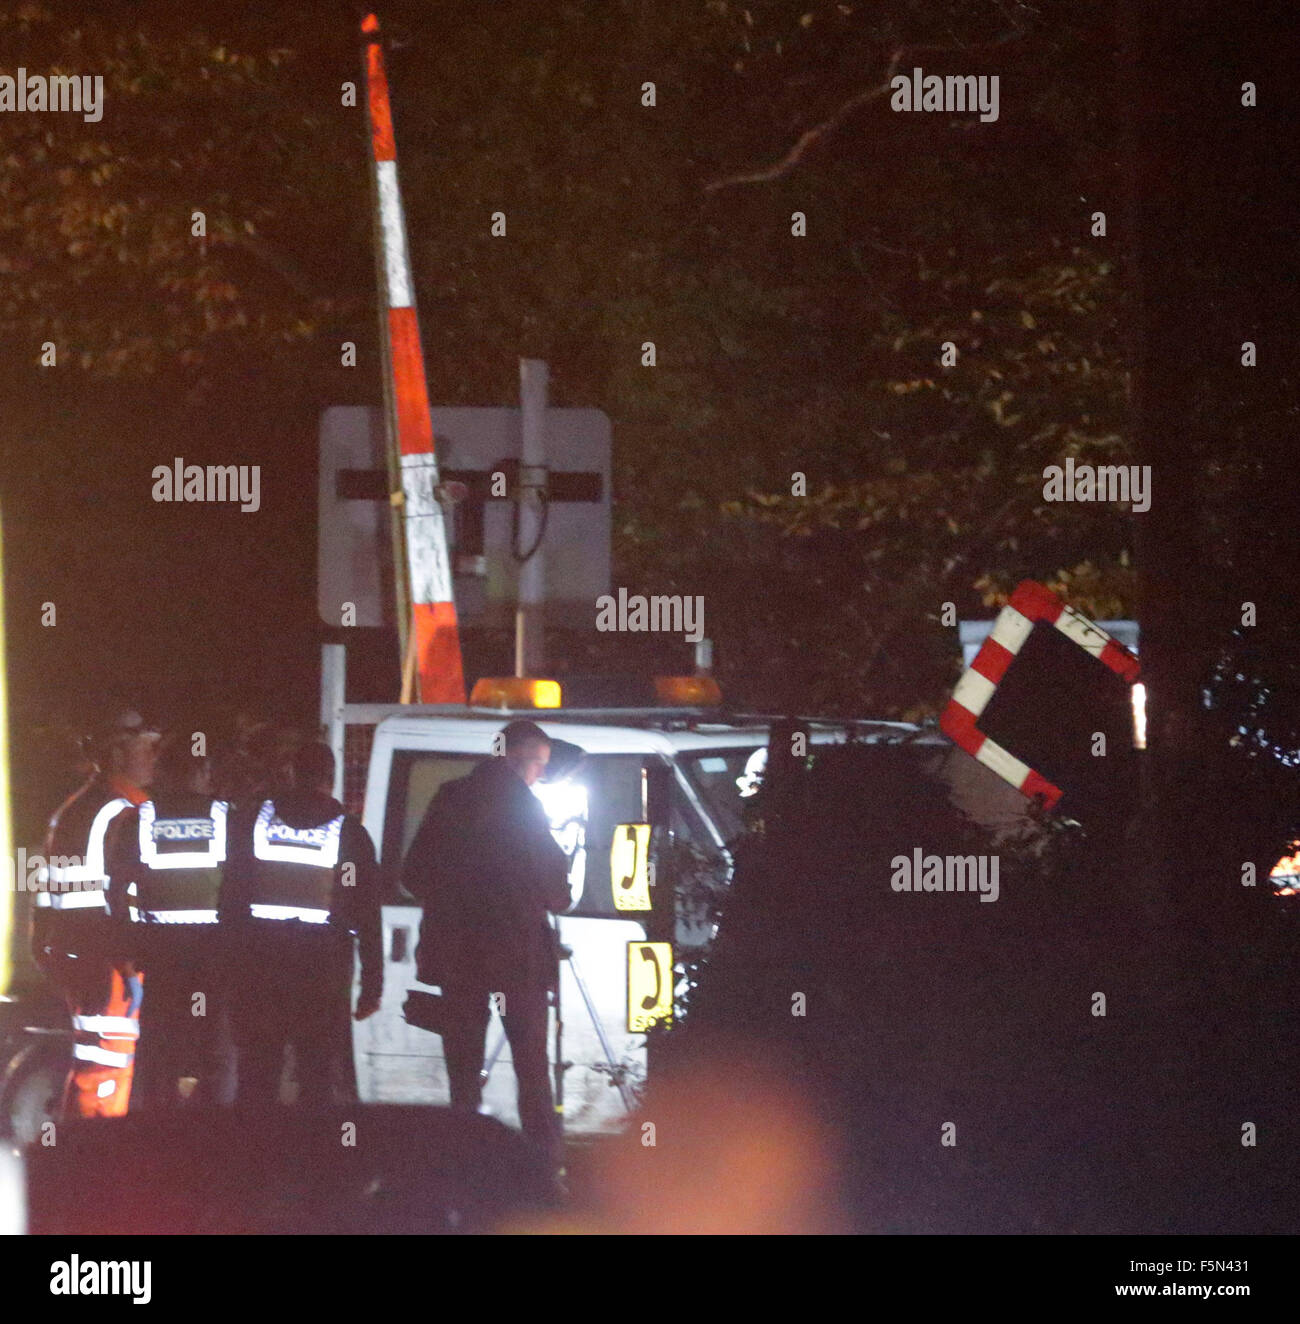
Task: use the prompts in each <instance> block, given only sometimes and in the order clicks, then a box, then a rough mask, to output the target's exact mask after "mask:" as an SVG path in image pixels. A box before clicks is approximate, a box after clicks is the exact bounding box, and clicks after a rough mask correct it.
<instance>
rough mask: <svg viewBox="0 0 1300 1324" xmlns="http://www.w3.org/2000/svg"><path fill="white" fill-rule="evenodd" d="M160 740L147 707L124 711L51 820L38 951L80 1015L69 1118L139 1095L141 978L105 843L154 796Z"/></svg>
mask: <svg viewBox="0 0 1300 1324" xmlns="http://www.w3.org/2000/svg"><path fill="white" fill-rule="evenodd" d="M158 739H159V735H158V732H156V731H152V730H150V729H149V728H148V726H146V724H145V723H144V721H143V720H142V719H141V717H140V714H139V713H137V712H133V711H128V712H123V713H121V714H119V716H118V717H117V718H116V719H115V720H114V721H113V722H111V723H110V724H109V726H108V727H107V728H105V729H104V730H103V731H102V732H101V733H100V734H99V736H98V738H97V740H96V744H95V749H94V751H93V753H94V755H95V761H96V763H97V765H98V770H97V771H96V773H95V775H94V776H93V777H92V778H91V779H90V781H88V782H87V783H86V784H85V785H84V786H83V787H82V788H81V789H80V790H79V791H77V792H76V793H75V794H74V795H72V796H71V797H70V798H69V799H68V800H66V801H65V802H64V804H63V805H62V806H61V807H60V808H59V809H58V811H57V812H56V813H55V814H54V817H53V818H51V819H50V826H49V832H48V833H47V835H46V839H45V860H46V863H45V866H44V867H43V869H42V871H41V881H42V885H43V886H42V890H40V891H38V892H37V894H36V897H35V906H34V908H33V911H32V951H33V955H34V956H35V958H36V963H37V965H39V966H40V968H41V969H42V970H43V971H44V972H45V973H46V975H47V976H48V977H49V978H50V979H51V980H52V981H53V982H54V983H55V984H56V985H57V986H58V988H59V989H60V991H61V992H62V993H63V995H64V997H65V998H66V999H67V1003H68V1010H69V1012H70V1013H71V1016H72V1028H73V1039H74V1041H73V1048H72V1057H73V1064H72V1071H71V1073H70V1075H69V1077H68V1083H67V1088H66V1090H65V1093H64V1098H63V1111H64V1113H65V1115H71V1116H75V1117H120V1116H123V1115H124V1114H125V1113H126V1110H127V1105H128V1103H129V1100H130V1096H131V1078H132V1068H133V1065H134V1060H135V1048H136V1041H137V1039H138V1038H139V1016H140V1004H141V1001H142V999H143V980H142V979H141V977H140V975H139V972H138V971H137V970H136V969H135V968H134V966H133V965H132V963H131V962H130V961H129V960H127V959H125V958H124V953H123V952H122V951H121V949H120V946H119V944H118V942H117V938H116V935H115V932H114V930H115V926H114V925H113V924H112V923H111V921H110V918H109V914H108V909H107V903H106V896H105V883H106V881H107V868H106V865H105V849H106V839H107V837H108V835H109V829H110V825H111V824H113V821H114V820H115V819H116V818H117V817H118V816H119V815H120V814H122V813H123V811H124V810H127V809H129V808H130V807H131V806H132V805H137V804H140V803H142V802H143V801H144V800H145V799H146V798H147V796H146V792H145V789H144V788H145V786H147V785H148V783H149V781H150V779H151V777H152V776H153V769H154V762H155V759H156V753H157V742H158Z"/></svg>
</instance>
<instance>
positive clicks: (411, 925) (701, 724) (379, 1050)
mask: <svg viewBox="0 0 1300 1324" xmlns="http://www.w3.org/2000/svg"><path fill="white" fill-rule="evenodd" d="M516 717H528V718H530V719H532V720H534V721H536V722H538V724H539V725H540V726H541V727H542V728H543V730H545V731H546V732H547V734H548V735H550V736H551V737H552V738H553V739H556V740H562V741H566V742H569V743H570V744H571V745H576V746H578V747H579V748H580V749H581V750H582V751H583V753H584V754H585V758H584V759H583V760H582V761H581V763H580V764H579V766H578V767H577V768H576V770H575V771H574V772H573V774H572V776H571V777H569V778H568V779H566V780H563V781H558V782H551V783H545V782H544V783H539V784H538V785H536V786H535V787H534V788H533V790H534V792H535V793H536V794H537V795H538V796H539V798H541V800H542V802H543V804H544V805H545V806H546V808H547V810H548V812H549V814H550V817H551V823H552V830H553V831H554V832H555V835H556V838H557V840H559V841H560V843H561V845H563V846H564V847H565V849H566V850H567V851H568V852H569V853H570V854H571V856H572V858H573V866H572V869H571V873H570V885H571V891H572V894H573V903H572V906H571V908H570V910H569V911H568V913H566V914H565V915H563V916H561V917H560V918H559V920H558V928H559V932H560V937H561V941H562V943H563V944H564V945H565V946H566V947H568V948H570V949H571V950H572V953H573V955H572V958H571V959H570V960H567V961H565V962H563V964H562V966H561V983H560V1005H559V1009H558V1011H559V1018H560V1021H561V1027H560V1053H561V1055H562V1060H563V1061H565V1062H567V1063H570V1064H571V1065H569V1066H568V1067H567V1069H565V1070H564V1071H562V1072H561V1073H560V1075H561V1076H562V1077H563V1079H562V1089H563V1114H564V1121H565V1128H566V1130H567V1131H568V1132H569V1133H571V1134H576V1133H584V1132H586V1133H592V1132H603V1131H610V1130H614V1129H617V1128H618V1127H619V1125H620V1124H621V1122H622V1120H623V1118H624V1117H625V1116H626V1114H627V1112H628V1110H629V1109H630V1107H631V1106H632V1105H633V1104H634V1102H635V1100H636V1097H637V1093H638V1089H639V1086H640V1084H641V1082H643V1081H644V1079H645V1073H646V1035H645V1034H644V1033H641V1032H637V1031H635V1030H633V1029H631V1028H629V1027H630V1026H631V1025H632V1024H633V1023H634V1019H635V1016H636V1013H637V1011H638V1009H639V1004H640V1001H641V1000H640V998H639V997H638V998H635V999H633V1002H634V1004H636V1005H633V1006H632V1007H631V1011H632V1013H633V1019H630V1018H629V981H630V980H632V979H634V978H635V976H636V971H637V969H638V968H639V967H640V966H642V965H643V964H645V965H647V966H648V965H649V963H650V961H651V958H652V957H653V955H654V953H652V952H651V951H650V950H649V948H648V947H646V944H647V942H648V940H649V939H650V937H651V936H652V935H651V934H650V933H649V932H648V928H647V916H646V915H644V914H638V913H629V912H627V911H626V910H620V909H619V908H618V907H617V905H616V901H615V895H614V893H615V890H616V888H615V884H614V881H613V880H612V878H611V866H610V855H611V848H612V846H613V844H614V840H615V835H616V829H617V828H618V827H619V825H620V824H628V823H636V822H640V821H642V820H643V805H642V769H643V767H648V766H654V765H656V764H657V765H659V766H661V767H664V768H667V769H668V770H670V773H671V777H670V785H671V810H670V816H669V822H668V825H667V832H666V833H664V834H661V836H660V838H659V840H658V853H659V855H660V856H661V857H662V854H663V851H664V849H665V847H667V848H668V849H671V850H672V851H673V852H674V860H675V862H676V869H675V871H674V877H676V878H677V880H678V884H677V906H676V909H677V923H676V926H675V928H676V932H675V937H674V948H673V952H672V966H673V967H675V971H676V972H675V973H674V974H671V975H669V978H670V980H671V982H672V983H673V985H674V990H675V991H676V992H677V994H678V995H680V994H681V992H682V991H683V988H684V986H683V983H682V981H683V979H684V977H685V973H684V972H685V971H688V970H689V966H690V962H691V961H692V959H693V958H694V957H697V956H699V955H701V954H702V952H703V950H704V949H705V948H706V946H707V944H708V943H709V941H710V939H711V938H712V936H713V933H714V931H715V925H714V923H713V920H712V914H711V911H710V903H711V900H720V898H721V894H722V893H723V892H724V891H725V887H726V885H727V882H728V881H729V878H730V872H731V856H730V852H729V850H728V843H729V842H732V841H734V839H735V838H736V837H737V836H738V835H739V834H740V832H741V831H742V828H743V821H742V812H743V804H744V797H745V795H746V794H748V793H752V791H753V789H754V788H755V787H756V785H757V776H756V774H757V773H758V772H759V771H760V765H761V762H762V760H763V758H764V753H763V751H764V750H765V749H766V745H767V740H768V736H769V732H770V730H771V725H772V719H771V718H767V717H743V716H735V715H731V714H727V715H726V716H725V717H724V716H723V715H722V714H720V713H718V712H717V711H716V710H713V711H710V710H709V709H706V708H700V709H654V708H645V709H606V710H598V709H583V710H580V711H579V710H570V711H566V710H562V709H561V710H542V711H539V710H537V709H533V708H529V709H526V710H524V709H507V710H495V711H493V710H485V709H459V710H456V711H449V710H447V709H442V710H439V711H434V710H432V709H425V710H421V709H420V708H408V709H406V710H405V711H403V712H400V713H396V714H393V715H391V716H387V717H385V718H383V719H382V720H381V721H379V723H378V725H377V726H376V727H375V728H374V739H373V745H372V746H371V749H370V752H369V761H368V768H369V771H368V776H367V780H366V786H365V799H364V821H365V825H366V828H367V829H368V830H369V832H370V834H371V837H372V838H373V840H374V842H375V845H376V847H377V849H378V853H379V859H380V866H381V870H382V872H383V875H384V880H385V888H386V898H387V904H385V906H384V943H385V950H386V961H387V969H386V971H385V979H384V1001H383V1008H382V1010H381V1012H380V1013H379V1014H377V1015H376V1016H374V1017H372V1018H370V1019H369V1020H366V1021H362V1022H360V1023H359V1024H357V1026H356V1029H355V1034H354V1044H355V1057H356V1069H357V1080H358V1087H359V1090H360V1094H361V1098H362V1099H363V1100H364V1101H366V1102H384V1103H417V1102H418V1103H442V1104H445V1103H446V1102H448V1093H447V1076H446V1070H445V1066H444V1063H443V1058H442V1040H441V1039H440V1038H439V1037H438V1036H437V1035H435V1034H433V1033H431V1032H429V1031H427V1030H422V1029H418V1028H416V1027H414V1026H412V1025H409V1024H407V1023H406V1021H405V1020H404V1018H403V1015H402V1006H403V1003H404V1001H405V999H406V996H407V993H408V991H409V990H411V989H419V988H422V987H423V986H422V985H420V984H418V983H417V981H416V979H415V948H416V942H417V939H418V936H419V926H420V911H419V909H418V907H416V906H415V905H414V904H412V903H411V902H410V901H409V900H404V896H403V894H402V893H401V892H400V889H399V887H398V881H397V880H398V877H399V874H400V866H401V860H402V858H403V856H404V854H405V851H406V849H407V848H408V847H409V845H410V843H411V840H412V838H413V837H414V835H415V832H416V829H417V828H418V826H419V824H420V821H421V819H422V817H423V815H424V812H425V809H426V807H427V806H428V804H429V801H430V800H431V799H432V798H433V795H434V794H435V792H436V791H437V790H438V788H439V787H440V786H441V785H442V784H443V783H444V782H446V781H448V780H450V779H453V778H457V777H463V776H465V775H466V774H468V772H469V771H470V769H471V768H472V767H473V765H474V763H475V762H476V761H477V760H479V759H483V758H487V757H489V756H490V755H491V753H492V738H493V736H494V735H495V734H496V733H497V732H498V731H500V730H501V728H502V726H503V725H504V724H505V723H506V722H507V721H510V720H512V719H513V718H516ZM850 734H852V736H853V738H855V739H862V740H868V741H887V742H893V741H900V742H903V741H906V742H907V743H908V744H911V745H913V746H914V745H915V744H916V743H921V744H923V745H925V746H926V747H928V750H929V751H930V752H933V754H934V755H935V757H937V758H939V759H941V760H942V761H943V764H944V766H945V768H950V769H951V772H952V773H953V774H955V776H956V779H957V780H958V781H963V782H964V781H967V780H968V779H973V780H971V781H970V786H969V787H968V791H969V790H970V788H971V787H973V793H974V794H975V795H977V796H978V798H980V799H981V801H983V802H984V803H983V804H982V810H983V814H982V816H983V817H985V818H986V819H987V817H988V812H987V811H988V803H987V801H988V797H989V796H990V795H991V796H992V797H994V799H995V800H997V802H998V807H999V810H1000V812H1003V813H1005V814H1006V816H1007V818H1008V821H1010V819H1011V818H1013V817H1015V816H1016V815H1018V814H1019V813H1020V812H1021V811H1022V809H1023V801H1022V800H1021V799H1020V797H1019V796H1017V795H1016V794H1015V793H1014V792H1013V791H1011V790H1010V788H1008V787H1006V786H1005V783H1001V782H999V781H998V779H996V778H994V777H992V776H991V775H990V774H988V773H987V771H986V770H985V769H983V768H981V767H980V766H979V765H978V764H976V763H975V762H974V760H971V759H969V758H966V757H965V756H964V755H962V754H961V753H960V752H959V751H956V750H954V749H953V747H952V746H951V745H949V744H948V742H947V741H946V740H944V739H943V738H942V737H940V736H938V735H937V734H932V733H930V732H923V731H921V730H919V729H918V728H916V727H913V726H910V725H907V724H903V723H896V722H843V723H838V722H832V721H826V722H811V723H810V724H809V739H810V741H811V742H812V743H813V744H814V745H816V744H821V743H826V742H842V741H844V740H846V739H847V738H849V737H850ZM951 779H952V778H950V780H951ZM961 790H962V788H961V786H959V787H958V788H957V792H956V797H955V798H960V797H961ZM665 838H666V840H665ZM660 936H662V935H660ZM647 973H652V974H654V975H655V982H658V979H659V977H660V976H659V974H658V972H653V971H648V972H647ZM637 991H638V993H639V992H640V989H639V988H638V990H637ZM647 1001H649V999H647ZM670 1005H671V999H670ZM555 1029H556V1025H555V1013H554V1012H553V1013H552V1036H551V1042H552V1067H553V1070H554V1062H555V1060H556V1058H555V1042H556V1036H555ZM504 1038H505V1036H504V1032H503V1030H502V1027H501V1022H500V1020H499V1018H498V1017H497V1016H496V1015H495V1014H494V1015H493V1017H492V1022H491V1025H490V1027H489V1030H488V1066H489V1068H490V1069H489V1070H488V1076H487V1081H486V1084H485V1087H484V1109H485V1111H491V1112H492V1113H493V1115H495V1116H498V1117H500V1118H501V1119H502V1120H503V1121H506V1122H508V1123H511V1124H517V1120H518V1119H517V1113H516V1110H515V1081H514V1073H513V1071H512V1070H511V1068H510V1065H509V1061H510V1055H509V1048H508V1046H507V1045H506V1044H505V1042H504Z"/></svg>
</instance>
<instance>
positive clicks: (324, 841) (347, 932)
mask: <svg viewBox="0 0 1300 1324" xmlns="http://www.w3.org/2000/svg"><path fill="white" fill-rule="evenodd" d="M292 774H293V789H292V790H291V791H288V792H286V793H284V794H281V795H279V796H277V797H276V798H275V799H274V800H271V799H268V800H265V801H263V802H262V803H261V804H260V805H258V806H257V807H256V810H255V812H253V811H251V807H250V812H249V813H247V814H245V813H241V814H240V815H238V817H237V821H236V822H234V823H232V829H231V842H230V854H229V858H228V859H227V862H226V871H225V877H224V881H223V886H222V901H221V923H222V926H223V928H224V929H225V930H226V931H227V932H228V933H229V935H230V939H229V940H230V943H231V948H232V951H233V952H234V953H235V955H234V962H235V966H236V975H235V985H234V990H235V991H234V998H233V1024H234V1029H235V1043H236V1053H237V1057H238V1062H239V1091H238V1101H239V1102H240V1103H241V1104H244V1103H250V1102H251V1103H254V1104H258V1105H265V1104H268V1103H274V1102H276V1100H277V1099H278V1098H279V1097H280V1079H281V1074H282V1071H283V1065H284V1049H285V1047H286V1045H290V1044H291V1045H292V1046H293V1051H294V1059H295V1064H296V1073H297V1081H298V1098H299V1101H300V1102H306V1101H323V1102H333V1103H341V1102H348V1101H350V1100H352V1099H354V1098H355V1096H356V1076H355V1071H354V1068H353V1063H352V1030H351V1023H350V1020H349V1013H350V1012H351V1007H352V977H353V967H354V964H355V959H354V958H355V955H356V947H357V946H358V945H359V948H360V957H361V991H360V996H359V999H358V1002H357V1008H356V1013H355V1017H356V1019H357V1020H364V1019H365V1018H366V1017H368V1016H372V1015H373V1014H374V1013H375V1012H376V1011H378V1010H379V1003H380V997H381V995H382V991H383V975H384V967H383V922H382V916H381V909H380V903H381V897H380V891H379V876H378V868H377V866H376V862H375V849H374V845H373V844H372V842H371V840H370V835H369V833H367V832H366V830H365V828H364V827H363V826H362V824H361V821H360V820H359V819H358V818H356V817H355V816H354V815H351V814H348V813H346V812H345V810H344V808H343V806H342V805H341V804H340V803H339V802H338V801H337V800H335V799H334V798H333V797H332V796H331V794H330V790H331V788H332V786H333V782H334V754H333V752H332V751H331V749H330V748H329V746H328V745H323V744H319V743H314V742H313V743H310V744H305V745H303V746H302V747H301V748H300V749H298V751H297V752H296V753H295V754H294V756H293V761H292ZM354 938H355V939H359V944H358V943H357V942H355V941H354Z"/></svg>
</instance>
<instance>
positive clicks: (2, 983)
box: [0, 525, 17, 994]
mask: <svg viewBox="0 0 1300 1324" xmlns="http://www.w3.org/2000/svg"><path fill="white" fill-rule="evenodd" d="M3 547H4V528H3V526H2V525H0V859H3V860H4V861H5V864H6V870H7V869H8V868H10V867H12V863H11V862H12V861H13V858H14V839H13V823H12V821H11V819H10V816H9V669H8V664H7V662H6V660H5V612H4V555H3ZM16 895H17V889H16V888H10V887H6V888H4V890H3V895H0V994H4V993H7V992H8V991H9V979H10V975H11V973H12V971H11V969H10V964H9V949H10V945H11V943H12V941H13V929H14V897H15V896H16Z"/></svg>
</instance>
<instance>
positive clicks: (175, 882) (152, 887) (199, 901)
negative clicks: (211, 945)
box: [130, 800, 229, 924]
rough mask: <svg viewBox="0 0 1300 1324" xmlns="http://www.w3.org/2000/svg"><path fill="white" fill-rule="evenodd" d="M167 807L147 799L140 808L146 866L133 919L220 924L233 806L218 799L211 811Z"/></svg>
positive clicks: (143, 863)
mask: <svg viewBox="0 0 1300 1324" xmlns="http://www.w3.org/2000/svg"><path fill="white" fill-rule="evenodd" d="M164 808H165V806H164V807H160V806H159V805H158V803H157V802H156V801H154V800H146V801H145V802H144V804H142V805H141V806H140V809H139V814H140V864H141V866H142V867H141V869H140V879H139V895H138V896H136V897H135V898H133V899H132V903H131V905H130V914H131V918H132V919H136V920H141V921H143V922H144V923H146V924H215V923H216V922H217V900H218V897H219V895H220V892H221V866H222V865H223V864H224V863H225V859H226V816H227V813H228V811H229V806H228V805H227V804H226V802H225V801H224V800H213V801H212V803H211V804H210V805H209V807H208V810H207V812H206V813H200V814H186V815H173V814H169V813H165V812H163V810H164Z"/></svg>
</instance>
